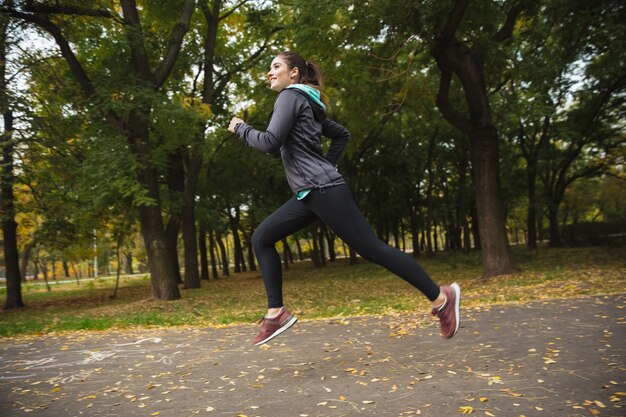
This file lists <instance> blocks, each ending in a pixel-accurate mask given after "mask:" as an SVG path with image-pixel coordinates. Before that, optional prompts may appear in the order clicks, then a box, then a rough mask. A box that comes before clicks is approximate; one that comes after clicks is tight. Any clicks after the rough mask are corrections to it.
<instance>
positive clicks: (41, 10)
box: [24, 0, 117, 19]
mask: <svg viewBox="0 0 626 417" xmlns="http://www.w3.org/2000/svg"><path fill="white" fill-rule="evenodd" d="M24 10H25V11H27V12H30V13H37V14H60V15H72V16H93V17H106V18H111V19H114V18H116V17H117V16H115V15H114V14H112V13H111V12H110V11H109V10H105V9H88V8H86V7H78V6H62V5H59V4H55V5H50V4H41V3H34V2H33V1H32V0H29V1H27V2H26V5H25V6H24Z"/></svg>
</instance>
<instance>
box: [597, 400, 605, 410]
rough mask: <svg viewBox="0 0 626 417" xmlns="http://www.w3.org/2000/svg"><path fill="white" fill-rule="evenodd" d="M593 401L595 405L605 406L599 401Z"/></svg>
mask: <svg viewBox="0 0 626 417" xmlns="http://www.w3.org/2000/svg"><path fill="white" fill-rule="evenodd" d="M594 403H596V405H597V406H598V407H600V408H606V405H604V404H602V402H601V401H598V400H595V401H594Z"/></svg>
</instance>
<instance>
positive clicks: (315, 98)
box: [287, 84, 326, 111]
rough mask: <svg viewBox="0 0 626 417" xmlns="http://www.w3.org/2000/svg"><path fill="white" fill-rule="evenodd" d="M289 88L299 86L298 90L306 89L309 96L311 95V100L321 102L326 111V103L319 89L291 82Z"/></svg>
mask: <svg viewBox="0 0 626 417" xmlns="http://www.w3.org/2000/svg"><path fill="white" fill-rule="evenodd" d="M287 88H297V89H298V90H302V91H304V92H305V93H307V95H308V96H309V97H311V100H313V101H314V102H315V103H316V104H319V105H320V106H321V107H322V108H323V109H324V111H326V106H325V105H324V103H322V100H321V98H320V97H321V94H320V91H319V90H318V89H316V88H314V87H311V86H310V85H306V84H291V85H290V86H289V87H287Z"/></svg>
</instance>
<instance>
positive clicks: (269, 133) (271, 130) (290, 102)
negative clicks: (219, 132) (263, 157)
mask: <svg viewBox="0 0 626 417" xmlns="http://www.w3.org/2000/svg"><path fill="white" fill-rule="evenodd" d="M296 105H297V101H296V96H295V93H293V92H290V91H289V90H285V91H283V92H281V93H280V94H279V95H278V97H277V98H276V102H275V103H274V110H273V111H272V118H271V120H270V124H269V125H268V126H267V130H266V131H265V132H261V131H260V130H256V129H254V128H253V127H252V126H250V125H249V124H247V123H244V122H243V121H241V119H237V118H233V120H232V121H231V127H232V129H233V130H231V131H233V132H234V133H235V135H237V137H238V138H239V139H240V140H242V141H243V142H245V143H246V144H247V145H248V146H250V147H252V148H255V149H257V150H259V151H261V152H265V153H272V152H276V151H278V150H279V149H280V147H281V146H282V145H283V144H284V143H285V140H286V139H287V136H288V135H289V132H290V131H291V128H292V127H293V124H294V122H295V119H296ZM233 124H234V125H235V126H232V125H233ZM229 128H230V127H229Z"/></svg>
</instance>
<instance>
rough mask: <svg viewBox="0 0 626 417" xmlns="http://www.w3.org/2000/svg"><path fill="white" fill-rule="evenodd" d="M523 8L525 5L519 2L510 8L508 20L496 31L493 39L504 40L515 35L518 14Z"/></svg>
mask: <svg viewBox="0 0 626 417" xmlns="http://www.w3.org/2000/svg"><path fill="white" fill-rule="evenodd" d="M523 9H524V6H523V5H522V4H521V3H519V4H516V5H515V6H513V7H512V8H511V10H509V13H508V14H507V16H506V22H504V25H503V26H502V27H501V28H500V30H499V31H498V32H496V34H495V35H493V38H492V39H493V40H494V41H496V42H502V41H505V40H507V39H508V38H510V37H511V36H513V29H514V28H515V21H516V20H517V16H518V15H519V14H520V13H521V11H522V10H523Z"/></svg>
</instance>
